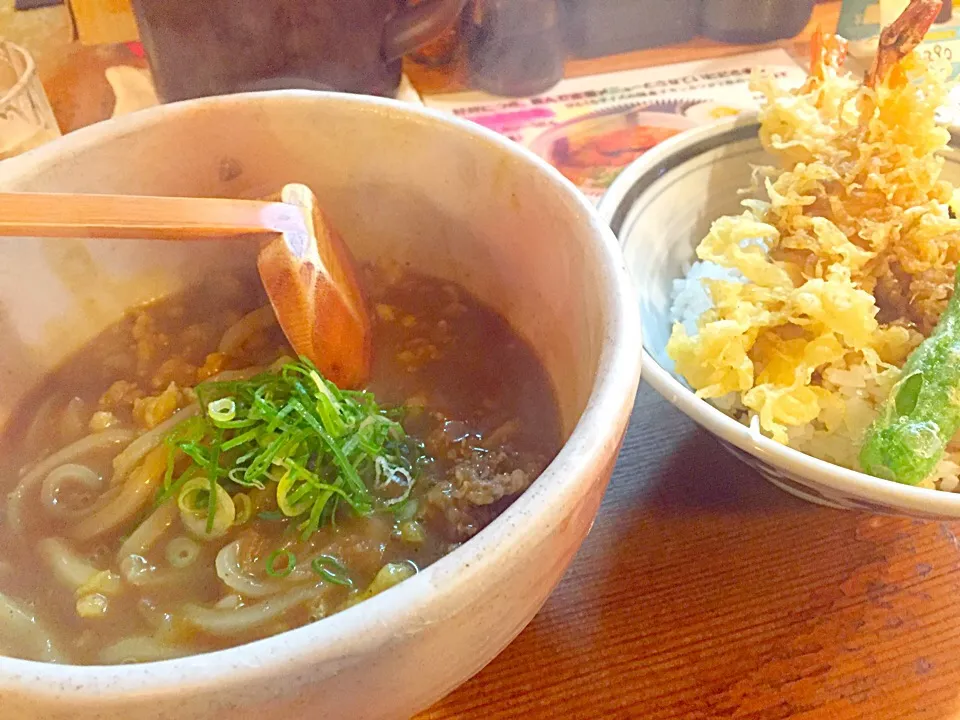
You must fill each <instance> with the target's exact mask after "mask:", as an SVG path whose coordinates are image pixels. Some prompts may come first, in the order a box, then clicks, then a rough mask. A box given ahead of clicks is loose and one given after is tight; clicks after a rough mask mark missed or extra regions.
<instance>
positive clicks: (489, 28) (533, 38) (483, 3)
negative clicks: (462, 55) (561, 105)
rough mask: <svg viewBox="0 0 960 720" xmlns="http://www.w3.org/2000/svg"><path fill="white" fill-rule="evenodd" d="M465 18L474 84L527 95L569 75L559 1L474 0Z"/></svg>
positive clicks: (551, 85)
mask: <svg viewBox="0 0 960 720" xmlns="http://www.w3.org/2000/svg"><path fill="white" fill-rule="evenodd" d="M463 23H464V30H463V38H464V41H465V42H466V44H467V65H468V69H469V75H470V84H471V86H473V87H475V88H477V89H480V90H485V91H487V92H490V93H493V94H495V95H506V96H511V97H523V96H528V95H537V94H539V93H542V92H545V91H547V90H549V89H550V88H551V87H553V86H554V85H556V84H557V82H559V81H560V80H561V79H562V78H563V65H564V61H565V60H566V47H565V42H564V37H563V27H562V24H561V13H560V7H559V5H558V1H557V0H472V2H471V4H470V5H469V6H468V8H467V11H466V12H465V13H464V17H463Z"/></svg>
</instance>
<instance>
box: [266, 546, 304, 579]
mask: <svg viewBox="0 0 960 720" xmlns="http://www.w3.org/2000/svg"><path fill="white" fill-rule="evenodd" d="M280 558H283V563H282V564H281V565H280V567H277V561H278V560H280ZM296 566H297V556H296V555H294V554H293V553H292V552H290V551H289V550H274V551H273V552H272V553H270V557H268V558H267V575H269V576H270V577H276V578H285V577H286V576H287V575H289V574H290V573H292V572H293V569H294V568H295V567H296Z"/></svg>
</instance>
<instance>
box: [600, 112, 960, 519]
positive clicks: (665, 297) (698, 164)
mask: <svg viewBox="0 0 960 720" xmlns="http://www.w3.org/2000/svg"><path fill="white" fill-rule="evenodd" d="M758 129H759V126H758V124H757V122H756V120H755V119H752V118H747V119H744V118H740V119H736V118H733V119H730V120H725V121H722V122H719V123H716V124H713V125H709V126H706V127H703V128H698V129H696V130H692V131H689V132H687V133H684V134H682V135H678V136H676V137H674V138H671V139H669V140H667V141H666V142H664V143H662V144H660V145H658V146H657V147H655V148H653V149H652V150H650V151H649V152H647V154H646V155H644V156H643V157H642V158H640V159H639V160H637V161H636V162H635V163H633V164H632V165H630V166H629V167H628V168H627V169H626V170H625V171H624V172H623V173H622V174H621V175H620V176H619V177H618V178H617V180H616V181H614V183H613V185H611V187H610V189H609V191H608V192H607V194H606V195H605V196H604V198H603V200H602V201H601V203H600V205H599V210H600V214H601V215H602V216H603V217H604V219H605V220H607V221H608V222H609V223H610V224H611V227H612V229H613V230H614V232H615V233H617V235H618V237H619V239H620V242H621V245H622V247H623V251H624V255H625V258H626V262H627V266H628V267H629V268H630V271H631V273H632V275H633V278H634V284H635V286H636V288H637V293H638V296H639V305H640V315H641V319H642V322H643V329H644V332H643V349H644V352H643V376H644V379H645V380H646V381H647V382H648V383H650V385H652V386H653V387H654V388H655V389H656V390H657V391H658V392H659V393H660V394H661V395H663V396H664V397H665V398H666V399H667V400H668V401H670V402H671V403H672V404H673V405H675V406H676V407H677V408H679V409H680V410H681V411H682V412H684V413H685V414H686V415H688V416H689V417H690V418H692V419H693V420H695V421H696V422H697V423H699V424H700V425H701V426H703V427H704V428H706V429H707V430H709V431H710V432H711V433H713V434H714V435H716V436H717V437H718V438H719V439H720V440H721V441H722V442H723V444H724V446H725V447H726V448H727V449H728V450H730V451H731V452H732V453H734V454H735V455H737V456H738V457H740V458H741V459H742V460H743V461H744V462H746V463H747V464H748V465H750V466H751V467H753V468H754V469H756V470H757V471H759V472H760V474H761V475H763V477H764V478H766V479H767V480H769V481H770V482H772V483H773V484H774V485H776V486H777V487H779V488H781V489H783V490H786V491H787V492H789V493H792V494H794V495H797V496H799V497H801V498H804V499H805V500H809V501H811V502H815V503H820V504H822V505H827V506H830V507H835V508H847V509H856V510H867V511H870V512H875V513H887V514H896V515H908V516H911V517H921V518H931V519H948V518H958V517H960V494H955V493H947V492H940V491H937V490H928V489H924V488H917V487H910V486H906V485H899V484H897V483H893V482H888V481H885V480H880V479H878V478H875V477H871V476H869V475H865V474H864V473H860V472H855V471H853V470H848V469H846V468H842V467H838V466H836V465H833V464H831V463H828V462H824V461H822V460H818V459H816V458H813V457H810V456H809V455H805V454H803V453H801V452H798V451H796V450H793V449H791V448H788V447H785V446H783V445H780V444H779V443H776V442H774V441H773V440H770V439H768V438H765V437H762V436H761V435H760V434H759V433H754V432H751V431H750V430H749V429H748V428H747V427H745V426H744V425H742V424H740V423H739V422H737V421H736V420H733V419H732V418H730V417H728V416H727V415H725V414H724V413H722V412H721V411H720V410H718V409H716V408H715V407H714V406H712V405H711V404H709V403H708V402H706V401H704V400H701V399H699V398H698V397H696V395H695V394H694V393H693V391H692V390H691V389H690V387H689V386H688V385H687V384H686V383H685V382H684V381H683V380H682V379H680V378H679V377H677V376H676V375H675V374H674V372H673V363H672V361H671V360H670V358H669V357H668V356H667V354H666V351H665V347H666V344H667V340H668V339H669V338H670V330H671V325H672V323H671V321H670V304H671V290H672V283H673V281H674V280H675V279H677V278H681V277H683V275H684V274H685V272H686V270H687V269H688V268H689V267H690V265H691V264H692V262H693V261H694V260H695V259H696V247H697V245H698V244H699V243H700V241H701V240H702V239H703V237H704V236H705V235H706V234H707V231H708V230H709V228H710V224H711V223H712V221H713V220H715V219H716V218H718V217H720V216H721V215H726V214H737V213H739V212H741V211H742V208H741V207H740V205H739V203H740V199H741V198H740V196H739V195H738V190H739V189H740V188H745V187H748V186H749V184H750V174H751V166H752V165H770V164H775V163H774V161H773V158H771V157H770V156H769V155H767V154H766V153H765V152H764V150H763V148H762V146H761V144H760V140H759V139H758V135H757V133H758ZM946 161H947V162H946V167H945V170H944V178H945V179H947V180H950V181H952V182H954V183H955V184H956V183H958V182H960V153H958V152H957V151H955V150H952V149H951V151H950V152H948V153H947V154H946ZM704 481H705V482H706V481H707V479H706V478H705V479H704Z"/></svg>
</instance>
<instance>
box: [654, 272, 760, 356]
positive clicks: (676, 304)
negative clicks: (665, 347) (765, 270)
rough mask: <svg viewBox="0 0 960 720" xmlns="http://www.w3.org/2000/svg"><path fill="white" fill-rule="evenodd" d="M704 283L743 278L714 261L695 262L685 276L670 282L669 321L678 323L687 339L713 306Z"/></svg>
mask: <svg viewBox="0 0 960 720" xmlns="http://www.w3.org/2000/svg"><path fill="white" fill-rule="evenodd" d="M703 280H728V281H730V282H745V280H746V279H745V278H744V277H743V275H741V274H740V273H739V272H737V271H736V270H731V269H730V268H725V267H723V266H721V265H717V264H716V263H714V262H709V261H705V260H698V261H697V262H695V263H694V264H693V265H692V266H691V267H690V270H688V271H687V274H686V277H683V278H680V279H679V280H674V281H673V292H672V293H671V296H670V297H671V305H670V321H671V322H672V323H681V324H682V325H683V328H684V330H686V331H687V335H689V336H690V337H693V336H694V335H696V334H697V333H698V332H699V328H698V326H697V321H698V320H699V319H700V316H701V315H703V313H705V312H706V311H707V310H709V309H710V308H712V307H713V301H712V300H711V299H710V293H709V292H707V288H706V287H705V286H704V284H703Z"/></svg>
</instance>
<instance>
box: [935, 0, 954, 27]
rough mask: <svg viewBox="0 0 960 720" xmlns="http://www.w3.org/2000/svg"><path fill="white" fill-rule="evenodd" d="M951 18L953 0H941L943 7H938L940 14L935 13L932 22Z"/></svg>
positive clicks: (936, 22) (945, 20)
mask: <svg viewBox="0 0 960 720" xmlns="http://www.w3.org/2000/svg"><path fill="white" fill-rule="evenodd" d="M952 19H953V0H943V7H942V8H940V14H939V15H937V19H936V20H934V21H933V22H934V23H935V24H937V25H939V24H940V23H945V22H950V21H951V20H952Z"/></svg>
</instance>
